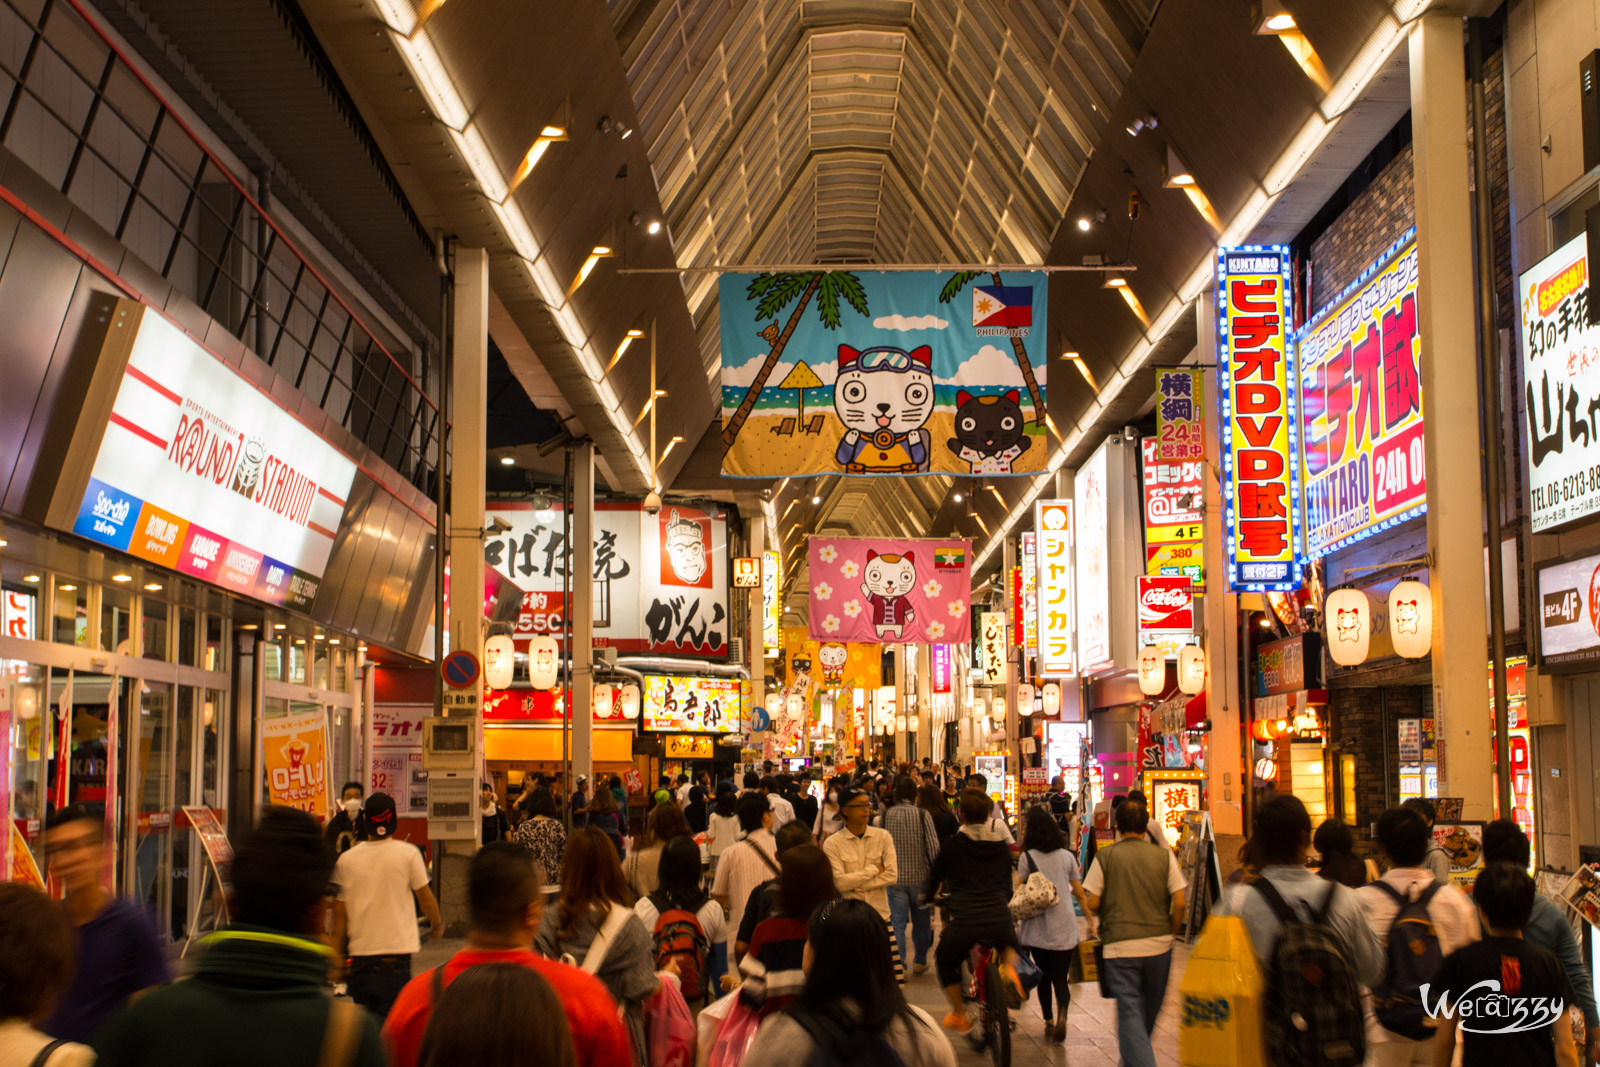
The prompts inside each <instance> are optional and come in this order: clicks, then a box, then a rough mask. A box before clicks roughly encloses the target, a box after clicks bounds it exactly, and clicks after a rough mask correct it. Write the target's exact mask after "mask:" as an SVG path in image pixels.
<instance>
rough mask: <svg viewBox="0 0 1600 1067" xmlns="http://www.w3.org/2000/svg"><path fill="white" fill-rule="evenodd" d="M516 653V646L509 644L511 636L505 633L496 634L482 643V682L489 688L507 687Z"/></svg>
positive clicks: (509, 683) (509, 682)
mask: <svg viewBox="0 0 1600 1067" xmlns="http://www.w3.org/2000/svg"><path fill="white" fill-rule="evenodd" d="M516 654H517V653H516V648H515V646H513V645H512V644H511V638H509V637H507V636H506V635H505V634H496V635H495V636H493V637H491V638H489V640H487V641H485V642H484V643H483V684H484V685H486V686H488V687H489V688H490V689H506V688H509V687H510V685H511V674H512V668H513V666H514V665H515V661H516Z"/></svg>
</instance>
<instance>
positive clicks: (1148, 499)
mask: <svg viewBox="0 0 1600 1067" xmlns="http://www.w3.org/2000/svg"><path fill="white" fill-rule="evenodd" d="M1140 445H1141V447H1142V449H1143V452H1144V471H1143V476H1144V555H1145V569H1144V572H1145V573H1146V574H1148V575H1150V576H1152V577H1159V578H1187V579H1189V581H1190V582H1191V583H1193V585H1194V587H1195V589H1196V590H1202V591H1203V590H1204V589H1205V584H1206V567H1205V541H1204V530H1205V526H1204V523H1203V520H1204V513H1203V509H1204V507H1205V461H1204V460H1198V459H1195V460H1184V461H1182V462H1170V461H1167V460H1164V459H1161V458H1159V455H1160V452H1159V448H1158V446H1157V444H1156V442H1155V441H1153V440H1151V439H1150V438H1148V437H1146V438H1145V439H1144V440H1143V441H1141V442H1140Z"/></svg>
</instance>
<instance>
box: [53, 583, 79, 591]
mask: <svg viewBox="0 0 1600 1067" xmlns="http://www.w3.org/2000/svg"><path fill="white" fill-rule="evenodd" d="M56 588H58V589H60V590H61V591H62V592H63V593H71V592H75V591H76V590H77V588H78V587H77V586H75V585H73V584H71V583H70V582H63V583H62V584H61V585H59V586H57V587H56Z"/></svg>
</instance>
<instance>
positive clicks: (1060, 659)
mask: <svg viewBox="0 0 1600 1067" xmlns="http://www.w3.org/2000/svg"><path fill="white" fill-rule="evenodd" d="M1033 528H1034V530H1035V536H1034V545H1033V551H1034V561H1035V564H1034V573H1035V577H1034V583H1035V592H1034V603H1035V605H1036V607H1035V618H1036V620H1037V627H1038V634H1039V673H1040V674H1041V675H1043V676H1045V677H1047V678H1048V677H1061V676H1065V675H1071V674H1076V673H1077V664H1076V662H1075V659H1074V652H1075V648H1074V645H1075V643H1076V636H1077V635H1076V620H1077V602H1076V601H1075V600H1074V598H1073V595H1072V577H1073V575H1072V567H1073V562H1072V501H1070V500H1041V501H1039V502H1038V503H1036V504H1035V505H1034V522H1033Z"/></svg>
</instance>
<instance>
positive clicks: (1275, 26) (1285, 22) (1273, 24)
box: [1263, 15, 1294, 33]
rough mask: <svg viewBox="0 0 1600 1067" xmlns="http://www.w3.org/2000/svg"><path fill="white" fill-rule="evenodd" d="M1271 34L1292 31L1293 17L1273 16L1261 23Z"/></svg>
mask: <svg viewBox="0 0 1600 1067" xmlns="http://www.w3.org/2000/svg"><path fill="white" fill-rule="evenodd" d="M1263 25H1264V26H1266V28H1267V29H1269V30H1271V31H1272V32H1273V33H1282V32H1283V31H1284V30H1292V29H1294V16H1293V15H1274V16H1272V17H1271V18H1270V19H1268V20H1267V21H1266V22H1265V23H1263Z"/></svg>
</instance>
